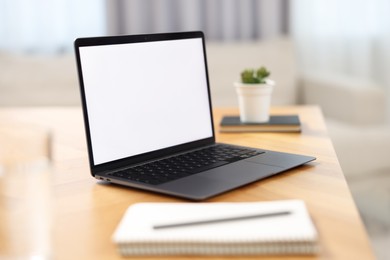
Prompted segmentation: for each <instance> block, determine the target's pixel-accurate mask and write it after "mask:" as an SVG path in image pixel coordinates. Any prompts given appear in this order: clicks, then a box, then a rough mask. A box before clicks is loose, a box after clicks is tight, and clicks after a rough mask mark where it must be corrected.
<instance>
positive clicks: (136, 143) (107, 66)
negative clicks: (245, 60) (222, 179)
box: [75, 32, 215, 175]
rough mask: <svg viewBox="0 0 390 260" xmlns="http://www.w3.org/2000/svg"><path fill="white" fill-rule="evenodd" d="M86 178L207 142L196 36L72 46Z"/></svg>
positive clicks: (199, 36) (202, 65)
mask: <svg viewBox="0 0 390 260" xmlns="http://www.w3.org/2000/svg"><path fill="white" fill-rule="evenodd" d="M75 54H76V60H77V67H78V73H79V81H80V90H81V98H82V106H83V112H84V120H85V129H86V139H87V144H88V152H89V160H90V166H91V172H92V175H94V174H95V173H97V172H102V171H109V170H113V169H116V168H118V167H123V166H125V165H131V164H135V163H139V162H143V161H145V160H148V159H152V158H158V157H161V156H164V155H169V154H171V153H175V152H179V151H183V150H187V149H192V148H195V147H198V146H202V145H207V144H212V143H214V142H215V137H214V126H213V118H212V111H211V99H210V88H209V80H208V73H207V61H206V51H205V40H204V35H203V33H202V32H183V33H165V34H152V35H130V36H113V37H94V38H79V39H76V41H75Z"/></svg>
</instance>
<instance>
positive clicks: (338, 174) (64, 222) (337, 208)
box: [0, 106, 374, 259]
mask: <svg viewBox="0 0 390 260" xmlns="http://www.w3.org/2000/svg"><path fill="white" fill-rule="evenodd" d="M272 113H273V114H299V116H300V118H301V121H302V133H300V134H299V133H239V134H237V133H230V134H220V133H218V123H219V121H220V120H221V118H222V116H223V115H234V114H237V110H236V109H215V113H214V120H215V126H216V133H217V141H218V142H226V143H232V144H237V145H245V146H253V147H257V148H264V149H270V150H277V151H284V152H292V153H299V154H307V155H312V156H315V157H317V160H316V161H314V162H312V163H310V164H308V165H305V166H303V167H299V168H296V169H294V170H290V171H288V172H285V173H283V174H280V175H278V176H275V177H272V178H269V179H266V180H263V181H259V182H257V183H253V184H250V185H247V186H245V187H242V188H240V189H237V190H234V191H231V192H228V193H226V194H223V195H220V196H217V197H215V198H212V199H210V200H208V201H210V202H221V201H230V202H240V201H270V200H280V199H302V200H304V201H305V202H306V204H307V207H308V210H309V212H310V214H311V216H312V217H313V220H314V222H315V224H316V226H317V227H318V231H319V234H320V241H321V253H320V255H318V256H316V257H307V259H309V258H310V259H311V258H313V259H373V258H374V256H373V253H372V250H371V247H370V243H369V241H368V237H367V234H366V231H365V229H364V226H363V224H362V221H361V219H360V217H359V214H358V211H357V209H356V206H355V204H354V202H353V199H352V197H351V193H350V191H349V188H348V185H347V183H346V181H345V178H344V175H343V173H342V170H341V168H340V165H339V162H338V160H337V156H336V154H335V151H334V149H333V146H332V142H331V140H330V139H329V137H328V135H327V131H326V126H325V124H324V120H323V116H322V113H321V111H320V109H319V108H318V107H316V106H305V107H278V108H273V109H272ZM0 122H1V123H2V124H3V125H4V124H5V125H7V124H9V125H21V124H31V125H32V124H34V125H39V126H40V127H44V128H48V129H50V130H51V131H52V134H53V144H52V156H53V172H52V176H51V179H50V183H51V195H50V197H51V204H50V205H51V212H52V221H51V225H50V226H51V237H52V239H51V254H52V256H53V258H54V259H121V257H120V256H119V254H118V253H117V251H116V247H115V245H114V244H113V243H112V242H111V235H112V233H113V231H114V229H115V227H116V226H117V224H118V222H119V221H120V219H121V217H122V215H123V213H124V212H125V210H126V209H127V207H128V206H129V205H131V204H133V203H136V202H172V201H184V200H181V199H178V198H173V197H168V196H164V195H158V194H153V193H149V192H145V191H141V190H134V189H130V188H125V187H120V186H116V185H107V184H104V183H99V182H98V181H96V180H95V179H93V178H92V177H91V176H90V173H89V168H88V161H87V153H86V144H85V137H84V129H83V122H82V113H81V109H80V108H68V107H53V108H50V107H49V108H2V109H0ZM3 200H4V198H3ZM2 205H4V204H2ZM48 225H49V224H48ZM1 255H2V253H1V252H0V256H1ZM0 258H1V257H0ZM179 258H180V257H175V259H179ZM185 258H187V259H194V258H197V257H185ZM278 258H280V259H299V257H273V258H272V259H278ZM132 259H134V258H132ZM141 259H150V258H147V257H142V258H141ZM156 259H161V257H157V258H156ZM164 259H168V258H164ZM215 259H224V257H216V258H215ZM238 259H253V257H238ZM305 259H306V258H305Z"/></svg>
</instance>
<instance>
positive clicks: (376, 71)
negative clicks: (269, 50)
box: [290, 0, 390, 93]
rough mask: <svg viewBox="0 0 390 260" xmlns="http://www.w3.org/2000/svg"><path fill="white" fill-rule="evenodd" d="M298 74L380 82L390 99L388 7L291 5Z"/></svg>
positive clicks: (333, 1) (359, 1) (373, 3)
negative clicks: (314, 72) (318, 72)
mask: <svg viewBox="0 0 390 260" xmlns="http://www.w3.org/2000/svg"><path fill="white" fill-rule="evenodd" d="M290 10H291V14H290V17H291V29H290V30H291V35H292V37H293V38H294V39H295V41H296V46H297V54H298V57H299V65H300V69H301V70H303V71H310V70H316V71H323V72H329V73H338V74H344V75H347V76H352V77H358V78H361V79H368V80H373V81H376V82H377V83H379V84H381V85H383V86H385V87H386V88H387V90H388V93H390V74H389V73H388V68H390V30H389V28H390V16H389V11H390V1H388V0H370V1H366V0H343V1H337V0H316V1H304V0H293V1H292V2H291V6H290Z"/></svg>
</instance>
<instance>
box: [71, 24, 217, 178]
mask: <svg viewBox="0 0 390 260" xmlns="http://www.w3.org/2000/svg"><path fill="white" fill-rule="evenodd" d="M192 38H197V39H201V40H202V46H203V57H204V66H205V70H206V71H205V76H206V83H207V94H208V99H209V100H208V101H209V111H210V120H211V122H210V123H211V130H212V136H211V137H208V138H204V139H201V140H197V141H193V142H188V143H184V144H179V145H175V146H171V147H167V148H163V149H160V150H157V151H152V152H147V153H143V154H139V155H135V156H129V157H126V158H121V159H118V160H114V161H111V162H106V163H102V164H95V162H94V155H93V149H92V140H91V133H90V127H89V117H88V107H87V103H86V95H85V88H84V81H83V71H82V66H81V60H80V50H79V48H80V47H88V46H100V45H117V44H129V43H130V44H131V43H142V42H156V41H169V40H181V39H192ZM74 48H75V55H76V63H77V71H78V78H79V85H80V94H81V104H82V108H83V117H84V125H85V133H86V140H87V146H88V155H89V156H88V157H89V164H90V168H91V174H92V175H93V176H94V175H95V174H98V173H103V172H109V171H112V170H115V169H118V168H123V167H126V166H130V165H134V164H138V163H141V162H144V161H148V160H152V159H156V158H160V157H163V156H167V155H170V154H174V153H179V152H182V151H185V150H190V149H194V148H197V147H200V146H205V145H210V144H213V143H215V132H214V131H215V130H214V122H213V114H212V104H211V94H210V84H209V75H208V67H207V58H206V46H205V40H204V34H203V32H201V31H193V32H175V33H159V34H141V35H122V36H106V37H89V38H78V39H76V40H75V42H74ZM157 131H158V130H157Z"/></svg>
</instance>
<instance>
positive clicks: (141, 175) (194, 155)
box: [110, 144, 264, 185]
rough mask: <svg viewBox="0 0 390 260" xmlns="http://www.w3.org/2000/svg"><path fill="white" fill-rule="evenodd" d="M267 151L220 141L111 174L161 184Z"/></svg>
mask: <svg viewBox="0 0 390 260" xmlns="http://www.w3.org/2000/svg"><path fill="white" fill-rule="evenodd" d="M261 153H264V152H262V151H257V150H254V149H248V148H241V147H238V148H237V147H232V146H229V145H222V144H218V145H215V146H211V147H207V148H203V149H200V150H196V151H192V152H188V153H184V154H180V155H177V156H173V157H169V158H165V159H162V160H158V161H153V162H149V163H146V164H142V165H138V166H135V167H132V168H128V169H125V170H121V171H118V172H114V173H110V175H111V176H115V177H120V178H124V179H128V180H132V181H137V182H142V183H147V184H153V185H158V184H162V183H165V182H169V181H172V180H176V179H179V178H183V177H186V176H189V175H192V174H195V173H199V172H203V171H205V170H208V169H212V168H216V167H219V166H222V165H225V164H228V163H232V162H235V161H239V160H242V159H245V158H249V157H252V156H255V155H258V154H261Z"/></svg>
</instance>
